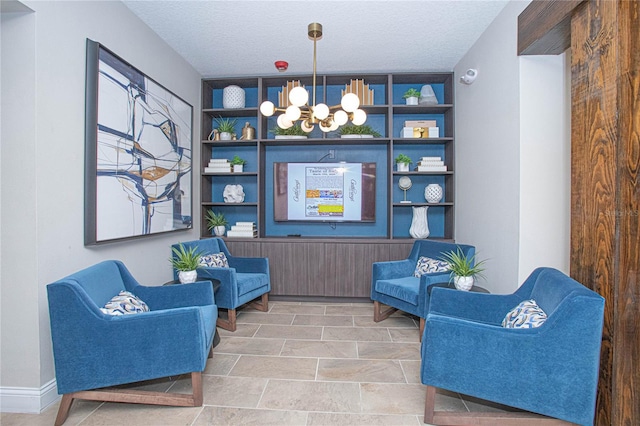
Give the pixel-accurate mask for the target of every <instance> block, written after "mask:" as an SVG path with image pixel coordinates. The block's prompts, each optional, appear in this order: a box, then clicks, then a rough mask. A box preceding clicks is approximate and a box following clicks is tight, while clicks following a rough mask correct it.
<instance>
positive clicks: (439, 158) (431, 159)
mask: <svg viewBox="0 0 640 426" xmlns="http://www.w3.org/2000/svg"><path fill="white" fill-rule="evenodd" d="M420 161H442V157H420Z"/></svg>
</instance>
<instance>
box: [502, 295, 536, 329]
mask: <svg viewBox="0 0 640 426" xmlns="http://www.w3.org/2000/svg"><path fill="white" fill-rule="evenodd" d="M546 320H547V314H546V313H545V312H544V311H543V310H542V308H540V306H538V304H537V303H536V301H535V300H533V299H531V300H525V301H523V302H520V304H518V306H516V307H515V308H513V309H512V310H510V311H509V312H508V313H507V315H506V316H505V317H504V319H503V320H502V326H503V327H504V328H536V327H540V326H541V325H542V324H544V322H545V321H546Z"/></svg>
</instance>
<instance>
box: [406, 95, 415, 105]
mask: <svg viewBox="0 0 640 426" xmlns="http://www.w3.org/2000/svg"><path fill="white" fill-rule="evenodd" d="M406 101H407V105H418V97H417V96H412V97H410V98H407V99H406Z"/></svg>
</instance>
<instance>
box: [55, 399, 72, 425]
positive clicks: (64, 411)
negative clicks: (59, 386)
mask: <svg viewBox="0 0 640 426" xmlns="http://www.w3.org/2000/svg"><path fill="white" fill-rule="evenodd" d="M71 404H73V394H72V393H68V394H65V395H62V401H60V407H59V408H58V415H57V416H56V421H55V423H54V424H55V426H60V425H62V424H63V423H64V422H65V421H66V420H67V417H69V410H71Z"/></svg>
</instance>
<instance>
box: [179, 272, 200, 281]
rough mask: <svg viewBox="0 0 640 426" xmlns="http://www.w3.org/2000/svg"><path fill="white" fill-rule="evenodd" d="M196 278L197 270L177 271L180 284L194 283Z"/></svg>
mask: <svg viewBox="0 0 640 426" xmlns="http://www.w3.org/2000/svg"><path fill="white" fill-rule="evenodd" d="M197 278H198V271H196V270H193V271H179V272H178V279H179V280H180V282H181V283H182V284H189V283H195V282H196V279H197Z"/></svg>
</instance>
